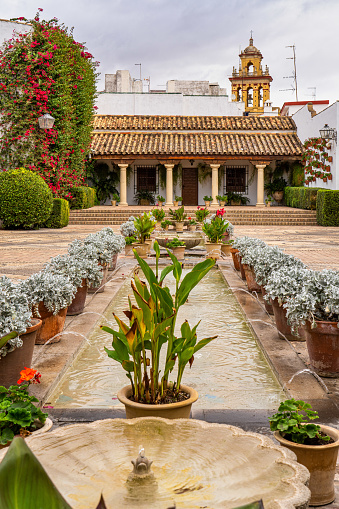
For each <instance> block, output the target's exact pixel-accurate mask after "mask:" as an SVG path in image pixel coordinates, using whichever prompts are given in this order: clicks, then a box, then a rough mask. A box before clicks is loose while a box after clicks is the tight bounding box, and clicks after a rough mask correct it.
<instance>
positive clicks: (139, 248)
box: [133, 244, 148, 258]
mask: <svg viewBox="0 0 339 509" xmlns="http://www.w3.org/2000/svg"><path fill="white" fill-rule="evenodd" d="M133 249H135V250H136V252H137V254H138V255H139V256H140V258H147V256H148V246H147V244H134V245H133Z"/></svg>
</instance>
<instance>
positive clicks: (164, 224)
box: [161, 219, 172, 229]
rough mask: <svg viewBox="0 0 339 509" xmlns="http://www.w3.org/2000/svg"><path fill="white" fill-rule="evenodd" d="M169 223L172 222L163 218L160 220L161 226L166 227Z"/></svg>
mask: <svg viewBox="0 0 339 509" xmlns="http://www.w3.org/2000/svg"><path fill="white" fill-rule="evenodd" d="M170 224H172V221H170V220H169V219H165V221H161V228H164V229H165V228H166V226H169V225H170Z"/></svg>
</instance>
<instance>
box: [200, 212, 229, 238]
mask: <svg viewBox="0 0 339 509" xmlns="http://www.w3.org/2000/svg"><path fill="white" fill-rule="evenodd" d="M207 221H208V220H206V222H204V223H203V225H202V231H203V232H204V233H205V235H207V237H208V240H209V241H210V242H212V243H220V242H221V239H222V236H223V235H225V233H227V228H228V222H227V221H226V220H225V219H223V218H222V217H221V216H215V217H214V218H213V219H212V220H211V221H210V222H207Z"/></svg>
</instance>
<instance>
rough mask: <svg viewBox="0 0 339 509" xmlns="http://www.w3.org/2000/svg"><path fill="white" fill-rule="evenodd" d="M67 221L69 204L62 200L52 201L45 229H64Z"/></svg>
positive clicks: (55, 199)
mask: <svg viewBox="0 0 339 509" xmlns="http://www.w3.org/2000/svg"><path fill="white" fill-rule="evenodd" d="M68 221H69V203H68V201H67V200H64V199H62V198H54V199H53V208H52V212H51V215H50V216H49V219H48V221H46V223H45V227H46V228H64V227H65V226H67V225H68Z"/></svg>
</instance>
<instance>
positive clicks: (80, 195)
mask: <svg viewBox="0 0 339 509" xmlns="http://www.w3.org/2000/svg"><path fill="white" fill-rule="evenodd" d="M71 194H72V196H73V198H71V199H70V201H69V204H70V208H71V209H89V208H90V207H94V205H95V198H96V196H95V189H93V187H86V186H80V187H73V188H72V190H71Z"/></svg>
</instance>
